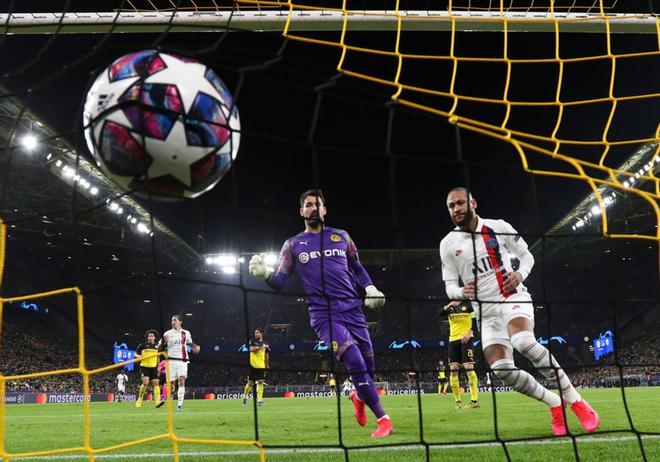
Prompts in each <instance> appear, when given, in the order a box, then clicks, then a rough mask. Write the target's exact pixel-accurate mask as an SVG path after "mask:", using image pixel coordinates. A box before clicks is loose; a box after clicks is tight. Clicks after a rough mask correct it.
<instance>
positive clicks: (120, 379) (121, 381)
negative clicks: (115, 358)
mask: <svg viewBox="0 0 660 462" xmlns="http://www.w3.org/2000/svg"><path fill="white" fill-rule="evenodd" d="M126 382H128V376H127V375H126V374H124V373H121V374H117V386H118V387H119V388H123V387H124V386H125V385H126Z"/></svg>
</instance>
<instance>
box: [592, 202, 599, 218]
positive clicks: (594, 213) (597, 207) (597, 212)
mask: <svg viewBox="0 0 660 462" xmlns="http://www.w3.org/2000/svg"><path fill="white" fill-rule="evenodd" d="M591 214H592V215H600V205H598V204H596V205H594V206H593V207H591Z"/></svg>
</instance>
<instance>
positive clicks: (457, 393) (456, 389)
mask: <svg viewBox="0 0 660 462" xmlns="http://www.w3.org/2000/svg"><path fill="white" fill-rule="evenodd" d="M449 383H451V392H452V393H453V394H454V400H455V401H456V402H459V401H460V400H461V383H460V382H459V380H458V374H456V375H454V374H451V375H450V376H449Z"/></svg>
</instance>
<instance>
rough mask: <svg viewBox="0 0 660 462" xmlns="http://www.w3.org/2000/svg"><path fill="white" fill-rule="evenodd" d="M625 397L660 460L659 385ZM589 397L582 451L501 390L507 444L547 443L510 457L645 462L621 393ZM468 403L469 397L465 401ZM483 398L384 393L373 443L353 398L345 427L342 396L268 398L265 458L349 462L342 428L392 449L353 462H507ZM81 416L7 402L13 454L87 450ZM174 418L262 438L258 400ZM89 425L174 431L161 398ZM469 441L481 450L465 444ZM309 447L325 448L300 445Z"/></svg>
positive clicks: (167, 447)
mask: <svg viewBox="0 0 660 462" xmlns="http://www.w3.org/2000/svg"><path fill="white" fill-rule="evenodd" d="M625 391H626V398H627V401H628V407H629V411H630V417H631V418H632V421H633V423H634V426H635V428H636V429H637V430H639V431H641V432H649V433H656V435H649V436H644V437H643V438H642V441H643V446H644V451H645V454H646V458H647V460H660V437H659V436H658V435H657V434H660V388H630V389H626V390H625ZM582 394H583V396H584V397H585V398H586V399H588V400H589V402H590V403H591V404H592V406H593V407H594V408H595V409H596V410H597V411H598V413H599V414H600V416H601V427H600V429H599V431H598V432H596V433H594V434H592V435H585V434H584V432H583V431H582V430H581V428H580V427H579V424H578V422H577V420H576V419H575V417H574V416H573V415H572V414H571V413H570V411H568V414H569V426H570V429H571V431H572V432H574V434H575V435H576V439H575V441H576V445H575V446H574V445H573V440H572V439H571V438H568V437H565V438H554V437H552V436H551V433H550V414H549V412H548V410H547V408H546V407H545V406H544V405H543V404H541V403H537V402H536V401H534V400H532V399H530V398H526V397H524V396H521V395H518V394H517V393H511V392H508V393H498V394H497V395H496V399H497V423H498V433H499V437H500V438H501V439H502V440H505V441H510V440H516V439H520V438H538V439H535V440H532V441H528V442H511V443H507V444H506V448H507V450H508V453H509V455H510V457H511V459H512V460H515V461H525V462H528V461H552V462H557V461H564V460H574V459H575V451H576V450H577V453H578V455H579V458H580V460H582V461H599V462H600V461H602V460H619V461H625V462H632V461H640V460H643V458H642V453H641V450H640V445H639V442H638V440H637V437H636V435H635V434H634V433H632V432H630V428H631V427H630V422H629V420H628V416H627V415H626V411H625V408H624V405H623V398H622V393H621V390H620V389H599V390H582ZM468 399H469V397H468V395H467V394H465V395H464V400H468ZM480 399H481V403H482V406H481V408H478V409H461V410H455V409H454V404H453V398H452V396H451V395H450V396H438V395H428V394H427V395H422V396H421V404H422V416H421V418H420V414H419V412H418V399H417V396H416V395H405V396H394V395H390V396H384V397H383V404H384V406H385V409H386V410H387V412H388V413H389V414H390V416H391V417H392V419H393V422H394V429H395V433H394V434H393V435H392V436H391V437H389V438H385V439H380V440H374V439H373V438H371V437H370V436H369V434H370V433H371V431H372V430H373V428H374V425H375V423H374V419H373V416H372V415H370V420H369V423H368V424H367V426H366V427H365V428H362V427H359V426H358V425H357V424H356V423H355V421H354V419H353V412H352V405H351V403H350V402H349V401H348V400H347V399H346V398H341V414H342V415H341V428H339V426H338V420H337V400H336V398H295V399H284V398H272V399H267V400H266V405H265V406H263V407H259V408H257V412H258V427H259V439H260V441H261V442H262V443H263V444H264V445H266V452H265V454H266V460H267V461H278V462H285V461H286V462H289V461H290V462H303V461H314V462H326V461H328V462H330V461H331V462H342V461H345V458H344V452H343V451H341V450H338V449H333V448H331V447H329V446H333V445H338V444H339V442H340V431H339V430H341V439H342V442H343V444H344V445H345V446H347V447H349V448H350V447H356V446H357V447H364V446H374V445H379V444H390V445H393V446H389V447H380V448H379V447H373V448H367V449H352V450H349V452H348V455H349V460H350V461H354V462H376V461H377V462H404V461H406V462H407V461H424V460H426V447H425V446H424V445H422V444H420V442H421V441H422V440H423V441H424V442H426V443H430V444H431V446H430V447H429V449H428V451H429V456H430V460H432V461H469V462H484V461H500V460H506V456H505V454H504V449H503V447H502V445H501V444H499V443H490V444H488V443H479V442H487V441H493V440H495V425H494V418H493V397H492V395H490V394H484V393H482V394H481V396H480ZM82 416H83V406H82V404H43V405H38V404H34V405H32V404H30V405H8V406H6V425H5V450H6V451H8V452H10V453H17V452H28V451H40V450H48V449H55V448H64V447H70V446H82V445H83V441H84V440H83V434H84V432H83V417H82ZM173 416H174V430H175V433H176V435H177V436H179V437H188V438H200V439H232V440H254V439H255V422H254V406H253V403H252V402H250V403H249V405H247V406H243V405H242V404H241V401H238V400H213V401H203V400H188V401H186V402H185V405H184V411H183V412H182V413H174V414H173ZM420 424H422V425H420ZM90 426H91V432H90V434H91V438H90V444H91V446H92V447H94V448H100V447H105V446H110V445H115V444H119V443H122V442H127V441H129V440H132V439H137V438H144V437H148V436H150V435H157V434H161V433H165V432H166V431H167V407H166V406H164V407H163V408H161V409H155V408H154V404H153V403H152V402H145V404H144V405H143V407H142V408H140V409H137V408H135V405H134V403H92V404H91V406H90ZM420 430H421V432H423V433H421V432H420ZM465 442H469V443H472V444H469V445H461V444H459V443H465ZM406 444H407V445H406ZM305 445H311V446H317V447H315V448H301V447H300V446H305ZM269 446H290V447H291V448H277V447H269ZM318 446H321V447H318ZM323 446H326V447H323ZM179 451H180V460H182V461H205V462H208V461H215V460H222V461H234V460H235V461H239V462H243V461H258V460H259V453H258V451H257V450H256V448H254V447H252V446H247V447H246V446H238V445H216V444H213V445H210V444H199V443H180V445H179ZM172 454H173V452H172V442H171V441H170V440H160V441H154V442H150V443H145V444H141V445H138V446H132V447H127V448H122V449H118V450H115V451H110V452H107V453H103V454H100V455H97V456H96V458H95V460H120V461H150V460H154V461H156V460H173V455H172ZM12 460H16V459H12ZM30 460H44V458H39V459H36V458H32V459H30ZM45 460H51V461H52V460H57V461H59V460H62V461H68V460H87V456H85V455H84V454H81V453H67V454H61V455H53V456H49V457H48V458H46V459H45Z"/></svg>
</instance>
